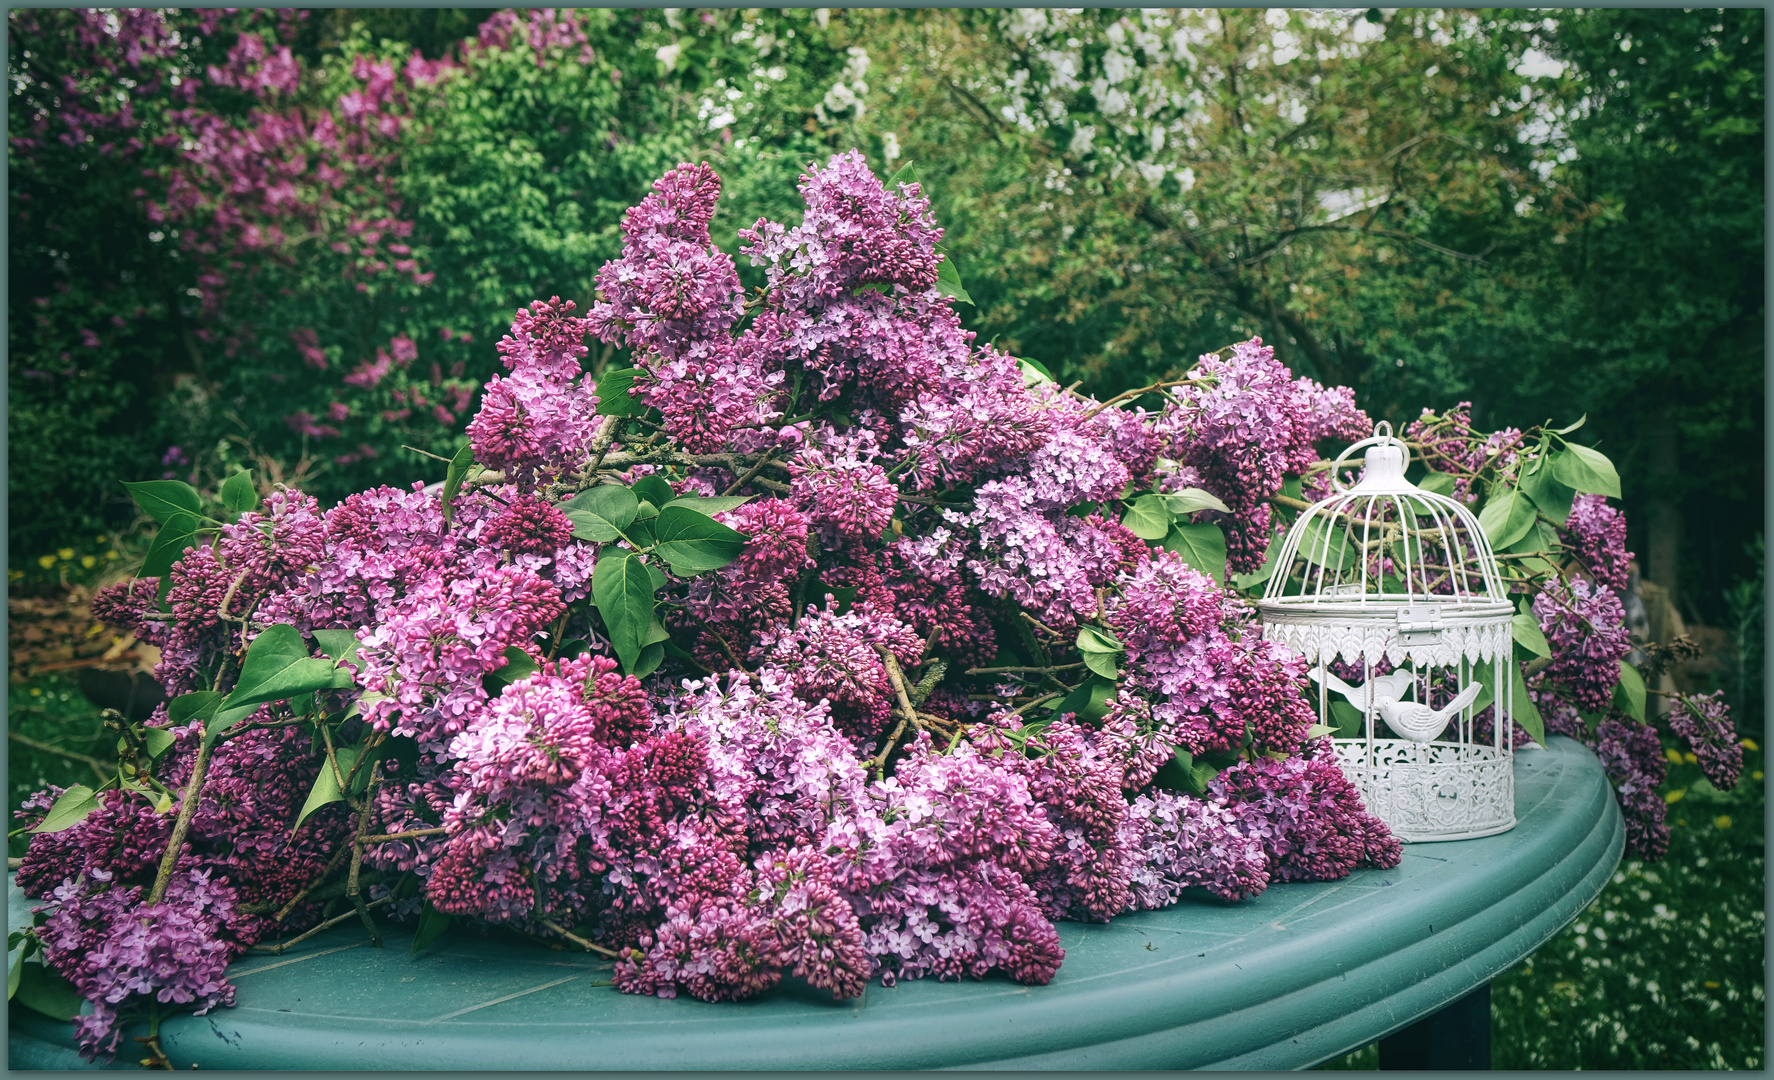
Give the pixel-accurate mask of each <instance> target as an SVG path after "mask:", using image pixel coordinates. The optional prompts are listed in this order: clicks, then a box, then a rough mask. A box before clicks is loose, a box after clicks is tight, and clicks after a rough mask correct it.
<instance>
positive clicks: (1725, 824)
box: [1712, 814, 1731, 829]
mask: <svg viewBox="0 0 1774 1080" xmlns="http://www.w3.org/2000/svg"><path fill="white" fill-rule="evenodd" d="M1712 823H1713V824H1714V825H1717V826H1718V827H1719V828H1721V829H1729V828H1730V827H1731V815H1730V814H1720V815H1719V816H1718V817H1716V818H1713V819H1712Z"/></svg>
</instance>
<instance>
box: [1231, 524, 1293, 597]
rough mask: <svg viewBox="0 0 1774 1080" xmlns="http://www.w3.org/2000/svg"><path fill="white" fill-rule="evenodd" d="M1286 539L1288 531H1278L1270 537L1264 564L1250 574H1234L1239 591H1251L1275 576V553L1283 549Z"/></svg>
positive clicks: (1233, 583) (1233, 579)
mask: <svg viewBox="0 0 1774 1080" xmlns="http://www.w3.org/2000/svg"><path fill="white" fill-rule="evenodd" d="M1286 541H1287V533H1286V532H1278V533H1275V534H1274V535H1273V536H1271V537H1269V547H1268V548H1267V549H1266V550H1265V551H1264V552H1263V565H1261V566H1259V567H1257V568H1256V569H1255V570H1253V571H1251V572H1250V573H1248V574H1234V575H1233V576H1232V585H1233V587H1234V588H1236V589H1237V590H1238V591H1239V592H1250V591H1251V590H1252V589H1254V588H1256V587H1257V586H1258V585H1261V584H1262V583H1263V582H1265V581H1268V580H1269V579H1270V578H1272V577H1274V576H1275V553H1276V552H1278V551H1280V550H1281V545H1282V544H1283V543H1285V542H1286Z"/></svg>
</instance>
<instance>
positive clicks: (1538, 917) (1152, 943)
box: [11, 738, 1624, 1070]
mask: <svg viewBox="0 0 1774 1080" xmlns="http://www.w3.org/2000/svg"><path fill="white" fill-rule="evenodd" d="M1515 768H1516V803H1517V813H1518V815H1519V817H1520V824H1519V825H1517V826H1516V827H1515V829H1514V830H1512V831H1510V832H1507V833H1503V834H1501V835H1499V836H1491V837H1486V838H1483V839H1480V840H1466V841H1459V842H1454V843H1439V844H1415V845H1410V844H1407V845H1406V846H1405V855H1404V861H1403V862H1402V863H1401V864H1400V865H1399V866H1398V867H1396V868H1394V869H1392V870H1383V871H1381V870H1374V871H1363V872H1360V873H1357V874H1355V875H1353V876H1351V877H1349V878H1346V879H1344V880H1342V881H1337V882H1330V883H1327V884H1317V885H1277V886H1274V887H1271V888H1270V889H1269V890H1268V891H1267V892H1265V893H1263V895H1261V896H1259V897H1257V898H1256V899H1255V900H1251V901H1247V902H1245V903H1241V904H1235V905H1220V904H1216V903H1212V902H1207V901H1202V902H1191V901H1185V902H1183V903H1182V904H1179V905H1177V906H1176V907H1174V908H1170V909H1168V910H1165V911H1154V912H1143V913H1140V914H1137V915H1128V916H1124V917H1122V918H1119V919H1116V920H1115V921H1114V922H1113V923H1110V924H1108V925H1106V926H1092V925H1083V924H1079V923H1061V924H1060V937H1061V941H1062V943H1063V944H1064V945H1065V949H1066V961H1065V965H1064V967H1062V968H1061V969H1060V972H1059V975H1058V976H1057V977H1056V978H1055V979H1054V980H1053V982H1052V984H1051V985H1048V986H1032V987H1025V986H1018V985H1016V984H1015V983H1012V982H1009V981H1008V980H1001V979H994V980H988V981H986V982H964V983H938V982H933V981H917V982H905V983H901V984H900V985H899V986H897V987H895V988H893V989H886V988H883V987H881V986H879V985H872V986H871V987H870V988H869V990H868V993H867V994H866V995H865V996H864V997H863V998H861V999H860V1000H857V1001H851V1002H842V1003H834V1002H832V1001H831V1000H830V999H829V997H826V996H825V995H823V994H822V993H819V992H816V991H813V990H811V989H809V988H806V987H798V988H797V987H794V986H787V985H785V986H782V987H779V988H778V989H776V990H775V991H773V992H771V993H770V994H768V995H766V996H764V997H762V998H760V999H757V1000H754V1001H748V1002H741V1003H738V1004H731V1003H728V1004H705V1003H703V1002H698V1001H693V1000H688V999H684V998H679V999H677V1000H675V1001H661V1000H657V999H654V998H642V997H631V996H628V995H624V994H619V993H617V992H616V991H615V990H614V989H612V988H610V987H609V986H608V985H607V983H608V981H609V965H608V963H606V962H602V961H599V960H596V959H592V958H590V957H586V956H583V955H575V954H570V953H561V952H551V951H548V950H545V949H542V948H536V949H533V950H532V949H524V948H513V947H510V946H499V945H494V944H492V943H490V942H485V941H481V940H478V939H475V938H472V937H470V936H467V935H461V936H449V937H446V938H445V939H443V940H441V941H439V942H438V943H437V944H436V945H434V946H432V947H431V948H430V949H428V950H427V951H426V952H425V953H424V954H423V955H420V956H417V957H414V956H411V955H409V952H408V949H407V941H406V940H405V939H404V938H403V937H402V936H401V935H399V934H394V935H390V936H389V937H388V939H387V941H388V944H387V947H385V948H381V949H374V948H370V947H369V945H368V944H367V942H366V941H365V940H364V934H363V930H362V928H361V927H355V928H354V927H352V926H350V925H347V926H344V927H341V928H340V929H338V930H337V931H332V932H329V933H328V934H326V935H322V936H319V937H316V938H314V939H312V941H310V942H308V943H305V944H304V945H303V946H301V947H300V948H299V950H297V951H293V952H292V953H290V954H287V955H283V956H263V955H249V956H246V957H243V958H241V959H240V960H239V961H237V962H236V963H235V964H234V966H233V967H232V968H231V969H230V971H229V974H230V976H231V977H232V978H233V979H234V980H235V982H236V984H237V986H238V987H239V998H238V1004H237V1005H236V1007H234V1008H232V1009H219V1010H216V1011H215V1012H213V1013H211V1014H210V1015H208V1016H203V1017H194V1016H181V1017H178V1018H176V1019H173V1020H171V1021H169V1022H167V1023H165V1024H163V1025H162V1028H161V1032H162V1034H161V1039H162V1044H163V1045H164V1047H165V1048H166V1052H167V1054H168V1055H169V1056H170V1057H171V1058H172V1061H173V1063H174V1065H175V1067H178V1068H188V1067H190V1066H191V1065H193V1064H197V1065H199V1066H201V1067H202V1068H204V1069H270V1068H281V1069H288V1068H302V1069H373V1068H391V1069H489V1068H492V1069H551V1068H588V1067H596V1068H608V1069H697V1070H700V1069H759V1068H799V1069H843V1068H858V1067H867V1068H883V1069H924V1068H934V1067H943V1066H949V1067H973V1068H1043V1069H1044V1068H1063V1069H1151V1068H1222V1069H1228V1068H1229V1069H1283V1068H1297V1067H1303V1066H1310V1065H1314V1064H1317V1063H1318V1062H1322V1061H1325V1060H1327V1059H1329V1058H1333V1057H1337V1056H1339V1055H1342V1054H1345V1053H1348V1052H1350V1051H1352V1050H1355V1049H1359V1048H1360V1047H1363V1046H1366V1045H1367V1044H1369V1043H1371V1042H1374V1041H1375V1040H1376V1039H1380V1038H1381V1037H1383V1036H1387V1035H1391V1034H1393V1033H1395V1032H1399V1031H1400V1030H1401V1029H1405V1028H1407V1027H1409V1026H1411V1025H1413V1024H1415V1023H1416V1022H1417V1021H1420V1020H1423V1019H1424V1018H1425V1017H1430V1016H1432V1015H1433V1014H1436V1013H1437V1012H1438V1011H1440V1010H1442V1009H1444V1008H1445V1007H1447V1006H1449V1005H1450V1004H1451V1003H1455V1002H1457V1001H1459V1000H1460V999H1463V998H1468V996H1469V995H1472V994H1473V992H1474V991H1475V990H1482V989H1483V988H1484V987H1486V986H1488V984H1489V981H1490V979H1491V978H1493V977H1494V976H1496V975H1497V974H1498V973H1500V972H1502V971H1503V970H1504V969H1505V968H1508V967H1509V966H1511V965H1512V964H1514V963H1516V962H1517V961H1518V960H1520V959H1522V958H1523V957H1524V956H1526V955H1528V954H1529V953H1531V952H1532V951H1533V950H1534V949H1535V948H1536V947H1538V946H1539V945H1540V944H1541V943H1542V942H1544V941H1546V939H1547V938H1549V937H1551V936H1552V935H1553V934H1554V933H1555V932H1556V931H1557V930H1558V929H1559V928H1560V927H1562V926H1564V925H1565V923H1566V922H1568V921H1570V920H1571V919H1572V918H1573V917H1575V916H1576V914H1577V913H1578V911H1580V910H1581V909H1582V908H1583V907H1584V906H1585V905H1586V904H1588V903H1589V901H1590V900H1591V899H1593V898H1594V897H1595V895H1596V894H1597V893H1598V892H1599V891H1600V890H1601V888H1602V886H1603V884H1605V883H1606V882H1607V880H1608V877H1609V875H1610V874H1612V872H1613V870H1614V866H1615V864H1616V862H1618V860H1619V857H1620V851H1621V846H1622V842H1623V838H1624V831H1623V827H1622V824H1621V820H1620V814H1619V811H1618V809H1617V808H1616V806H1615V804H1614V799H1613V795H1612V793H1611V792H1610V790H1609V788H1608V783H1607V780H1606V778H1605V777H1604V776H1603V774H1602V770H1601V768H1600V766H1599V765H1598V764H1597V762H1596V760H1595V758H1594V757H1593V756H1591V755H1590V753H1589V752H1588V751H1587V750H1586V749H1584V748H1583V747H1582V746H1581V745H1579V744H1577V743H1574V742H1572V741H1570V740H1567V739H1561V738H1554V739H1553V740H1552V741H1551V745H1550V747H1549V748H1548V749H1547V750H1545V751H1530V752H1525V753H1522V754H1520V755H1518V756H1517V758H1516V765H1515ZM11 906H12V908H13V911H12V913H11V914H12V919H13V920H14V922H15V924H16V922H17V920H18V919H19V918H20V914H21V912H20V910H19V909H20V907H21V906H22V904H21V898H20V897H19V895H18V894H17V892H16V891H14V893H13V894H12V900H11ZM27 910H28V909H27ZM27 917H28V915H27ZM132 1034H134V1033H132ZM126 1045H128V1044H126ZM71 1047H72V1040H71V1037H70V1031H69V1028H68V1026H67V1025H64V1024H58V1023H55V1022H53V1021H50V1020H48V1019H46V1018H43V1017H41V1016H38V1015H37V1014H34V1013H31V1012H29V1011H28V1010H24V1009H15V1010H14V1013H13V1026H12V1033H11V1063H12V1067H13V1068H15V1069H21V1068H22V1069H59V1068H78V1067H82V1066H83V1065H84V1063H83V1062H81V1061H80V1060H79V1058H78V1057H77V1056H76V1055H75V1054H74V1052H73V1050H72V1049H71ZM119 1061H120V1062H121V1063H126V1064H127V1052H126V1054H125V1055H123V1056H120V1058H119ZM129 1067H134V1066H133V1064H129Z"/></svg>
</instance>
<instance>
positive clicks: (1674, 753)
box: [1663, 748, 1682, 765]
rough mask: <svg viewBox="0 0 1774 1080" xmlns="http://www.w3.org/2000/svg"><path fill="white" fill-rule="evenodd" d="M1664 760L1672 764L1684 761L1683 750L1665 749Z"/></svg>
mask: <svg viewBox="0 0 1774 1080" xmlns="http://www.w3.org/2000/svg"><path fill="white" fill-rule="evenodd" d="M1663 760H1664V761H1667V762H1669V763H1670V764H1671V765H1680V764H1681V763H1682V752H1681V751H1680V750H1676V749H1674V748H1671V749H1669V750H1665V751H1663Z"/></svg>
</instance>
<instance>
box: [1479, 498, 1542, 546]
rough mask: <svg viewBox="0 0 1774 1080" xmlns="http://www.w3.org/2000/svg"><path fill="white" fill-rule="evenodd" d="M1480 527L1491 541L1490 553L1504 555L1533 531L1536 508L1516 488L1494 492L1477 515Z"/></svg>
mask: <svg viewBox="0 0 1774 1080" xmlns="http://www.w3.org/2000/svg"><path fill="white" fill-rule="evenodd" d="M1478 526H1479V528H1481V529H1483V530H1484V534H1485V536H1486V537H1487V538H1488V539H1489V540H1490V542H1491V550H1493V551H1502V550H1503V549H1504V548H1507V547H1508V546H1509V545H1510V544H1513V543H1515V542H1516V541H1517V540H1520V539H1521V538H1522V537H1524V536H1526V535H1527V534H1528V530H1529V529H1532V528H1533V527H1534V504H1533V503H1532V502H1531V501H1530V500H1529V499H1527V498H1526V497H1525V496H1523V495H1522V494H1521V492H1520V491H1518V490H1517V489H1515V488H1512V487H1506V488H1500V489H1495V490H1493V491H1492V492H1491V494H1490V497H1489V498H1488V499H1486V500H1485V504H1484V509H1483V510H1480V511H1479V513H1478Z"/></svg>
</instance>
